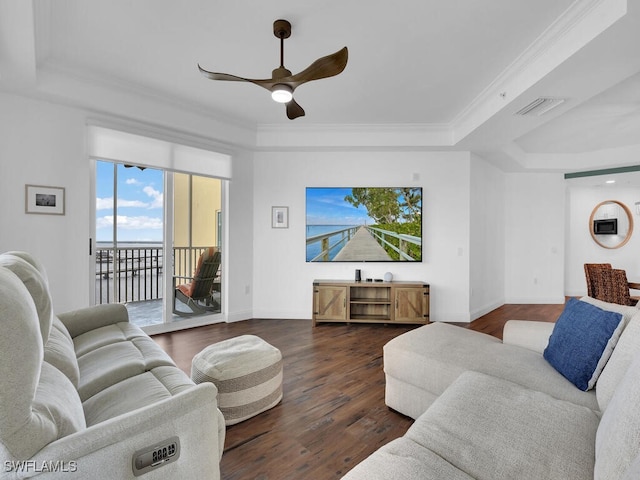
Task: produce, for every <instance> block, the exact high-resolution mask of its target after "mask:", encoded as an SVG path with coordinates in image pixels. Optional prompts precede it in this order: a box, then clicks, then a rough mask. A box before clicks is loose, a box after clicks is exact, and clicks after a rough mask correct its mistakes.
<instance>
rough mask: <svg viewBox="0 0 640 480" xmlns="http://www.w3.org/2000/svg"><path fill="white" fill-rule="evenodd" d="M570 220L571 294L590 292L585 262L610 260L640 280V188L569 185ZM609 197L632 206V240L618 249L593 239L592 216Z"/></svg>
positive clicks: (568, 289) (568, 285)
mask: <svg viewBox="0 0 640 480" xmlns="http://www.w3.org/2000/svg"><path fill="white" fill-rule="evenodd" d="M567 198H568V200H567V203H568V205H567V212H568V222H567V228H566V238H567V246H568V247H567V259H566V266H565V272H566V281H565V291H566V292H567V295H571V296H580V295H586V293H587V285H586V281H585V278H584V264H585V263H610V264H611V265H612V266H613V267H614V268H621V269H623V270H626V271H627V278H628V280H629V281H640V256H638V251H639V249H640V216H638V215H637V214H636V211H635V205H634V204H635V202H637V201H640V189H638V188H637V187H636V188H633V187H629V186H607V187H576V186H571V187H568V188H567ZM605 200H618V201H620V202H622V203H624V204H625V205H626V206H627V207H629V209H630V210H631V213H632V217H633V222H634V229H633V234H632V235H631V239H630V240H629V242H628V243H627V244H626V245H624V246H622V247H621V248H616V249H607V248H603V247H601V246H599V245H598V244H597V243H595V242H594V241H593V238H592V237H591V234H590V233H589V232H590V230H589V229H590V225H589V218H590V216H591V212H592V210H593V209H594V208H595V206H596V205H598V204H599V203H600V202H603V201H605Z"/></svg>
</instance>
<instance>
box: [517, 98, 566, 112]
mask: <svg viewBox="0 0 640 480" xmlns="http://www.w3.org/2000/svg"><path fill="white" fill-rule="evenodd" d="M565 100H566V99H565V98H554V97H540V98H536V99H535V100H534V101H533V102H531V103H530V104H529V105H527V106H526V107H523V108H521V109H520V110H518V111H517V112H516V113H515V114H516V115H538V116H539V115H542V114H543V113H547V112H548V111H549V110H551V109H552V108H555V107H557V106H558V105H560V104H562V103H564V102H565Z"/></svg>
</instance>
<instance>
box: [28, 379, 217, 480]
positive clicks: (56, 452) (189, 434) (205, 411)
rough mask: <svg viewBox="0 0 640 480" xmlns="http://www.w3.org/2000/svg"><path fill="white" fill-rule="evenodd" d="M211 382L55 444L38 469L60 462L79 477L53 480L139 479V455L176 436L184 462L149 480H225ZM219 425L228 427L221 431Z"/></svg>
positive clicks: (42, 455)
mask: <svg viewBox="0 0 640 480" xmlns="http://www.w3.org/2000/svg"><path fill="white" fill-rule="evenodd" d="M213 386H214V385H213V384H211V383H207V382H205V383H202V384H200V385H195V386H194V387H193V388H190V389H188V390H186V391H184V392H181V393H179V394H177V395H175V396H174V397H171V398H168V399H166V400H162V401H160V402H158V403H154V404H152V405H149V406H148V407H145V408H141V409H138V410H134V411H132V412H129V413H127V414H124V415H120V416H118V417H114V418H112V419H109V420H106V421H104V422H101V423H98V424H96V425H93V426H91V427H89V428H87V429H86V430H84V431H82V432H78V433H74V434H72V435H69V436H67V437H64V438H61V439H59V440H56V441H55V442H52V443H50V444H49V445H47V446H46V447H45V448H43V449H42V450H40V451H39V452H38V453H37V454H36V455H35V456H34V457H33V458H32V459H31V460H32V461H34V464H35V465H43V464H45V463H46V462H53V461H58V462H59V465H61V466H64V467H66V468H67V471H69V470H71V469H72V470H73V472H74V473H75V475H73V474H71V475H70V474H69V473H68V472H67V473H64V472H62V473H60V474H59V475H50V476H49V475H47V474H45V475H44V477H46V478H47V479H49V478H58V477H59V478H60V479H68V478H92V479H95V480H111V479H113V478H118V479H134V478H136V477H134V475H133V470H132V464H133V457H134V453H135V452H137V451H139V450H141V449H144V448H146V447H151V446H157V445H158V444H159V442H162V441H164V440H166V439H169V438H172V437H174V436H177V437H178V439H179V441H180V457H179V458H178V460H177V461H175V462H173V463H168V464H166V465H164V466H161V467H158V468H157V469H156V470H153V471H150V472H148V473H145V474H144V476H143V477H139V478H144V479H146V480H154V479H165V478H207V479H211V480H218V479H219V478H220V465H219V462H220V457H221V455H222V446H223V444H224V435H225V430H224V420H223V419H222V416H221V415H220V413H219V412H220V411H219V410H218V408H217V402H216V390H215V388H211V387H213ZM220 422H223V425H222V428H221V427H220Z"/></svg>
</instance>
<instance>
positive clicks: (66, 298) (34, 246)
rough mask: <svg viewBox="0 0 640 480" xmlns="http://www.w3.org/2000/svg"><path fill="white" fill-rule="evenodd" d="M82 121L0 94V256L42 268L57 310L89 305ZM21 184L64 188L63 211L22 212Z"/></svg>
mask: <svg viewBox="0 0 640 480" xmlns="http://www.w3.org/2000/svg"><path fill="white" fill-rule="evenodd" d="M84 130H85V126H84V116H83V115H82V113H81V112H79V111H77V110H73V109H69V108H64V107H59V106H55V105H52V104H48V103H45V102H39V101H35V100H26V99H23V98H19V97H14V96H8V95H1V94H0V220H1V222H2V229H1V233H0V251H2V252H4V251H7V250H25V251H28V252H29V253H31V254H33V255H35V256H36V257H37V258H39V259H40V260H41V261H42V262H43V263H44V265H45V267H46V269H47V272H48V275H49V281H50V282H49V283H50V286H51V294H52V296H53V300H54V307H55V308H56V310H58V311H60V310H67V309H70V308H76V307H82V306H86V305H87V304H88V299H89V277H88V272H89V222H88V218H89V162H88V160H87V156H86V148H85V135H84ZM25 184H34V185H47V186H55V187H64V188H65V197H66V198H65V202H66V213H65V215H64V216H58V215H27V214H25Z"/></svg>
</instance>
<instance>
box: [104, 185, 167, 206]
mask: <svg viewBox="0 0 640 480" xmlns="http://www.w3.org/2000/svg"><path fill="white" fill-rule="evenodd" d="M148 188H151V187H148ZM159 195H160V201H159V202H160V203H159V204H158V200H157V199H154V200H153V201H152V202H143V201H142V200H125V199H123V198H119V199H118V208H126V207H129V208H162V193H160V194H159ZM96 210H113V197H107V198H96Z"/></svg>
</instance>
